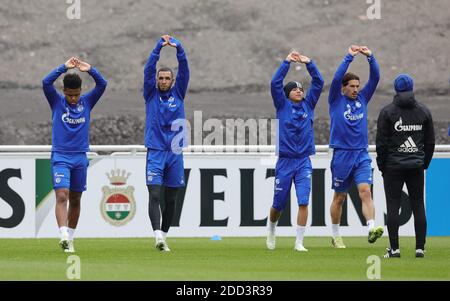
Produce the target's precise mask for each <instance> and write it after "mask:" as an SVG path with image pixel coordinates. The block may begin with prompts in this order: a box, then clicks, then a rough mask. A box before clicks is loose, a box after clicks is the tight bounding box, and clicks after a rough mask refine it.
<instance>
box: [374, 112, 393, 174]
mask: <svg viewBox="0 0 450 301" xmlns="http://www.w3.org/2000/svg"><path fill="white" fill-rule="evenodd" d="M391 127H392V125H391V124H390V122H389V118H388V117H387V115H386V111H385V110H382V111H381V112H380V115H379V116H378V121H377V135H376V139H375V141H376V151H377V165H378V169H379V170H380V171H381V172H382V173H383V172H384V171H385V167H386V158H387V156H388V154H389V137H390V129H391Z"/></svg>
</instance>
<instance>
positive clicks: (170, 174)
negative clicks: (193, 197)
mask: <svg viewBox="0 0 450 301" xmlns="http://www.w3.org/2000/svg"><path fill="white" fill-rule="evenodd" d="M145 178H146V179H147V185H164V186H167V187H184V186H185V184H184V163H183V154H182V153H181V154H175V153H174V152H172V151H161V150H156V149H147V166H146V177H145Z"/></svg>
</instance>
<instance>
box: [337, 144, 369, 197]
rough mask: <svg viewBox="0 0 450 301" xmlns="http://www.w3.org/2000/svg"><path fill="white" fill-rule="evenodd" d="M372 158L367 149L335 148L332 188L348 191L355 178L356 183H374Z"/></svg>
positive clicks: (338, 190)
mask: <svg viewBox="0 0 450 301" xmlns="http://www.w3.org/2000/svg"><path fill="white" fill-rule="evenodd" d="M371 163H372V159H370V156H369V153H368V152H367V150H366V149H358V150H347V149H334V150H333V159H332V160H331V175H332V177H333V179H332V184H331V188H332V189H334V190H335V191H336V192H347V190H348V189H349V188H350V185H351V184H352V181H353V180H354V181H355V183H356V185H359V184H362V183H367V184H369V185H372V166H371V165H370V164H371Z"/></svg>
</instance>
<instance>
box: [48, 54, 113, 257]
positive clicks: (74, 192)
mask: <svg viewBox="0 0 450 301" xmlns="http://www.w3.org/2000/svg"><path fill="white" fill-rule="evenodd" d="M74 68H78V70H80V71H81V72H88V73H89V74H90V75H91V76H92V78H93V79H94V80H95V84H96V85H95V88H94V89H93V90H91V91H89V92H88V93H86V94H83V95H81V78H80V77H79V76H78V74H76V73H68V74H66V75H65V76H64V79H63V83H64V89H63V93H64V95H62V94H60V93H58V92H57V91H56V89H55V87H54V86H53V83H54V82H55V80H56V79H57V78H58V77H59V76H60V75H61V74H63V73H66V72H67V71H68V70H69V69H74ZM106 84H107V82H106V80H105V79H104V78H103V76H102V75H101V74H100V73H99V72H98V71H97V70H96V69H95V68H94V67H91V65H89V64H88V63H86V62H83V61H81V60H79V59H77V58H75V57H72V58H71V59H69V60H68V61H67V62H66V63H65V64H62V65H61V66H59V67H58V68H56V69H55V70H53V71H52V72H50V74H49V75H47V76H46V77H45V78H44V80H43V81H42V85H43V89H44V94H45V97H46V98H47V101H48V103H49V105H50V108H51V110H52V123H53V131H52V154H51V169H52V179H53V188H54V189H55V194H56V206H55V214H56V221H57V223H58V227H59V230H60V234H61V240H60V242H59V245H60V246H61V248H62V249H63V250H64V251H65V252H68V253H73V252H75V249H74V245H73V236H74V232H75V228H76V227H77V224H78V218H79V217H80V201H81V194H82V193H83V191H85V190H86V175H87V167H88V165H89V162H88V159H87V157H86V152H87V151H89V122H90V114H91V110H92V109H93V108H94V106H95V104H96V103H97V101H98V100H99V99H100V97H101V96H102V94H103V92H104V91H105V88H106ZM67 203H69V208H67Z"/></svg>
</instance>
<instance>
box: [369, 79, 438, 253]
mask: <svg viewBox="0 0 450 301" xmlns="http://www.w3.org/2000/svg"><path fill="white" fill-rule="evenodd" d="M413 86H414V82H413V79H412V78H411V77H410V76H409V75H406V74H400V75H399V76H398V77H397V78H396V79H395V81H394V87H395V91H396V93H397V94H396V95H395V96H394V101H393V102H392V103H391V104H389V105H387V106H385V107H384V108H383V109H382V110H381V112H380V115H379V116H378V125H377V137H376V146H377V164H378V169H379V170H380V171H381V172H382V174H383V180H384V191H385V193H386V204H387V227H388V232H389V241H390V248H388V249H387V253H386V255H384V257H386V258H389V257H400V248H399V243H398V228H399V222H398V219H399V209H400V201H401V195H402V190H403V185H404V184H405V183H406V187H407V188H408V193H409V200H410V203H411V208H412V211H413V214H414V229H415V232H416V257H424V250H425V236H426V231H427V221H426V216H425V208H424V201H423V194H424V170H425V169H427V168H428V165H429V164H430V161H431V158H432V157H433V152H434V145H435V140H434V129H433V119H432V117H431V113H430V111H429V110H428V109H427V108H426V107H425V105H424V104H422V103H420V102H418V101H416V99H415V98H414V93H413Z"/></svg>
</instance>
